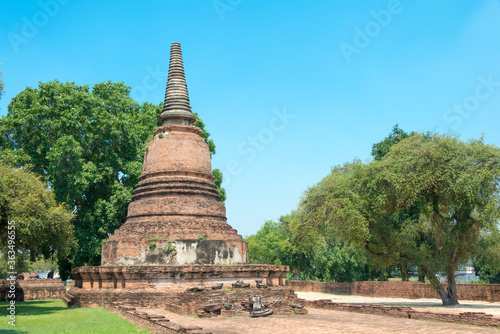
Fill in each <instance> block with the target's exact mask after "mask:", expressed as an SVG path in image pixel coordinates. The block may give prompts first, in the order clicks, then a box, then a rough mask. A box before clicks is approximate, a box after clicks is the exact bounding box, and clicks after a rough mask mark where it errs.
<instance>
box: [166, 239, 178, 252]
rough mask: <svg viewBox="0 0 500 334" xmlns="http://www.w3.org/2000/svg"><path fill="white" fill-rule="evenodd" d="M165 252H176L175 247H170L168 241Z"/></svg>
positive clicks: (170, 244)
mask: <svg viewBox="0 0 500 334" xmlns="http://www.w3.org/2000/svg"><path fill="white" fill-rule="evenodd" d="M167 251H169V252H175V251H176V248H175V245H172V243H171V242H170V241H169V242H168V244H167Z"/></svg>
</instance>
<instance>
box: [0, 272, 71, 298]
mask: <svg viewBox="0 0 500 334" xmlns="http://www.w3.org/2000/svg"><path fill="white" fill-rule="evenodd" d="M10 285H11V281H8V280H0V301H8V300H10V299H9V298H8V295H9V290H11V287H10ZM14 286H15V297H16V298H15V300H16V301H28V300H40V299H62V298H63V297H64V296H65V295H66V287H65V286H64V284H63V283H62V281H61V280H60V279H58V278H55V279H37V280H35V279H32V280H30V279H26V280H25V279H23V278H18V279H17V280H15V283H14Z"/></svg>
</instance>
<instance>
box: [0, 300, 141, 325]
mask: <svg viewBox="0 0 500 334" xmlns="http://www.w3.org/2000/svg"><path fill="white" fill-rule="evenodd" d="M8 306H9V304H8V303H6V302H1V303H0V310H1V311H0V314H1V315H2V317H1V318H0V333H2V334H14V333H19V334H21V333H37V334H38V333H40V334H44V333H54V334H55V333H71V334H80V333H82V334H101V333H102V334H108V333H120V334H122V333H124V334H128V333H142V334H147V333H149V332H148V331H147V330H145V329H142V328H140V327H137V326H134V325H132V324H131V323H129V322H128V321H127V320H125V319H123V318H121V317H119V316H117V315H116V314H113V313H110V312H108V311H106V310H105V309H104V308H71V309H68V308H67V307H66V305H64V303H63V302H62V300H60V299H57V300H33V301H27V302H16V326H15V327H13V326H11V325H9V324H8V321H9V318H8V317H6V314H7V312H8V311H7V307H8Z"/></svg>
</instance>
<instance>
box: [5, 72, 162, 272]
mask: <svg viewBox="0 0 500 334" xmlns="http://www.w3.org/2000/svg"><path fill="white" fill-rule="evenodd" d="M129 92H130V88H129V87H127V86H125V85H124V84H123V83H111V82H105V83H100V84H96V85H94V87H93V90H92V91H90V90H89V87H88V86H78V85H75V84H74V83H65V84H62V83H59V82H58V81H57V80H56V81H52V82H48V83H40V84H39V88H38V89H33V88H29V87H28V88H26V89H25V90H24V91H22V92H21V93H19V94H18V95H17V96H16V97H14V98H13V99H12V101H11V102H10V104H9V107H8V115H7V116H6V117H3V118H2V119H1V121H0V129H1V130H2V132H1V137H0V138H1V139H0V140H1V141H2V144H5V146H3V145H2V147H6V148H7V149H8V150H10V151H9V152H16V154H17V155H18V156H21V155H22V156H25V157H26V156H27V157H29V161H28V162H29V164H30V167H31V169H32V170H33V171H35V172H37V173H38V174H40V175H41V176H42V180H43V181H45V182H47V183H48V184H49V185H50V188H51V189H52V191H53V193H54V194H55V197H56V199H57V201H58V202H66V203H68V205H69V206H70V207H71V208H72V209H73V212H74V213H75V215H76V217H75V219H74V220H73V223H74V230H75V236H76V238H77V240H78V243H79V249H78V250H77V251H76V252H75V253H74V256H75V259H74V261H75V265H77V266H80V265H83V264H84V263H89V264H93V265H98V264H100V254H101V240H102V239H105V238H107V237H108V236H109V235H110V234H111V233H113V232H114V230H115V229H116V228H117V227H119V226H120V225H121V224H122V223H123V222H124V220H125V217H126V210H127V205H128V203H129V202H130V198H131V193H132V190H133V188H134V186H135V185H136V184H137V182H138V177H139V174H140V173H141V169H142V164H141V162H142V157H143V153H144V147H145V140H146V138H147V137H148V135H149V134H150V133H152V132H153V131H154V129H155V127H156V126H157V121H156V118H157V116H158V115H159V113H160V112H161V107H160V106H154V105H151V104H148V103H144V104H143V105H142V106H139V105H138V104H137V103H136V102H134V101H133V100H132V99H131V98H130V97H129ZM18 152H20V154H18ZM69 266H70V263H66V264H65V268H63V269H62V270H61V274H62V275H63V277H64V274H65V273H66V274H67V273H68V270H69Z"/></svg>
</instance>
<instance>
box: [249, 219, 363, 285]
mask: <svg viewBox="0 0 500 334" xmlns="http://www.w3.org/2000/svg"><path fill="white" fill-rule="evenodd" d="M295 219H296V217H295V216H294V213H292V214H290V215H287V216H283V217H281V218H280V219H279V221H278V222H274V221H272V220H269V221H266V222H265V223H264V225H262V227H261V228H260V230H259V231H258V232H257V233H256V234H254V235H251V236H248V237H246V238H245V241H247V242H248V252H249V256H250V263H264V264H274V265H289V266H290V267H291V268H292V270H293V276H295V278H296V279H303V280H320V281H337V282H352V281H356V280H367V279H371V278H372V275H373V273H372V269H371V268H370V267H369V266H368V264H367V261H366V259H365V258H364V256H363V254H362V252H360V251H359V250H356V249H355V248H354V247H350V246H346V245H343V244H342V243H341V242H336V241H335V240H334V239H332V238H328V237H327V236H322V237H319V238H317V239H316V241H315V243H314V245H313V246H312V247H311V248H309V249H308V248H307V247H301V244H300V243H299V242H294V236H293V234H294V233H299V234H300V232H297V231H293V230H292V229H291V225H293V224H294V223H293V221H294V220H295ZM293 276H291V277H290V278H294V277H293Z"/></svg>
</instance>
